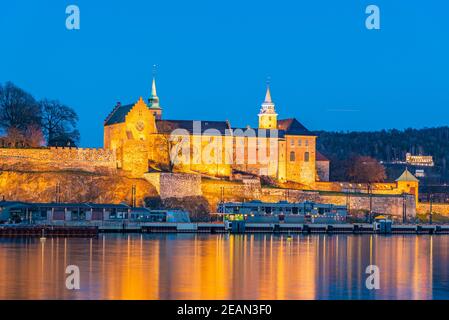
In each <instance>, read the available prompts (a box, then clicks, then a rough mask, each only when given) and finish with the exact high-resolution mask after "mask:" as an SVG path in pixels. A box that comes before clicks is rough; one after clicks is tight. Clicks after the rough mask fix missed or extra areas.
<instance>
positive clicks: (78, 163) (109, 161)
mask: <svg viewBox="0 0 449 320" xmlns="http://www.w3.org/2000/svg"><path fill="white" fill-rule="evenodd" d="M0 170H3V171H30V172H46V171H50V172H53V171H85V172H92V173H103V174H113V173H116V172H117V161H116V156H115V153H114V152H112V151H110V150H106V149H82V148H53V147H52V148H35V149H25V148H24V149H15V148H0Z"/></svg>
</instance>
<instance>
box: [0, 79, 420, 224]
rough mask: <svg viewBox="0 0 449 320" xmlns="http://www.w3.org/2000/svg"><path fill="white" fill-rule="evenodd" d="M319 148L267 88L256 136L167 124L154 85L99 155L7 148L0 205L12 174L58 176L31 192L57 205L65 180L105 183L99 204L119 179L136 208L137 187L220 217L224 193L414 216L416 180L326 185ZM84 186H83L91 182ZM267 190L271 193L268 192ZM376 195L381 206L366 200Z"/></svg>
mask: <svg viewBox="0 0 449 320" xmlns="http://www.w3.org/2000/svg"><path fill="white" fill-rule="evenodd" d="M316 139H317V137H316V135H315V134H313V133H312V132H311V131H309V130H308V129H307V128H306V127H305V126H304V125H302V124H301V123H300V122H299V121H298V120H297V119H295V118H288V119H279V118H278V113H277V112H276V107H275V103H274V102H273V99H272V96H271V92H270V87H269V86H267V89H266V94H265V99H264V101H263V103H262V105H261V107H260V111H259V113H258V126H257V128H251V127H246V128H235V127H232V126H231V123H230V122H229V121H228V120H223V121H209V120H167V119H164V118H163V108H162V107H161V105H160V101H159V97H158V95H157V91H156V81H155V79H153V83H152V89H151V94H150V97H149V98H148V100H147V101H146V102H145V101H144V99H143V98H140V99H139V100H138V101H137V102H136V103H133V104H124V105H122V104H121V103H118V104H117V105H116V106H115V107H114V108H113V110H112V111H111V113H110V114H109V115H108V116H107V118H106V119H105V121H104V147H103V148H101V149H81V148H37V149H14V148H0V196H2V195H3V196H4V195H5V194H7V195H8V197H14V194H15V193H16V191H15V190H12V189H11V188H12V187H10V185H13V184H12V183H11V181H9V180H8V179H11V178H6V177H11V175H5V174H4V175H3V177H2V172H19V173H38V174H42V173H45V174H48V173H49V172H50V173H54V174H53V176H52V179H50V180H49V179H48V178H47V177H44V178H40V179H43V180H42V181H41V180H39V179H37V180H38V182H36V183H40V185H33V187H35V189H36V190H39V188H40V187H39V186H41V187H42V186H43V185H46V186H47V187H48V188H47V191H46V195H47V196H46V197H47V198H46V200H45V201H52V198H49V196H48V194H49V193H51V192H50V191H49V190H51V189H52V188H54V187H55V186H52V185H50V184H53V183H55V181H60V180H61V178H60V176H58V175H60V174H61V173H64V172H70V174H71V177H75V179H76V177H77V176H76V175H77V174H78V173H83V174H84V175H85V174H86V173H87V174H90V175H93V176H98V177H101V176H102V177H105V179H106V180H104V179H103V180H102V183H103V184H102V186H101V187H100V189H99V190H96V189H98V188H97V187H96V186H90V188H91V189H92V190H96V191H97V193H98V197H97V198H95V199H92V200H90V201H97V202H101V201H102V200H103V199H104V196H103V197H102V195H101V194H102V193H106V192H107V190H101V189H102V188H105V185H106V184H107V181H112V180H110V179H115V178H114V177H117V179H119V180H117V181H122V182H117V183H122V185H121V187H120V186H119V188H121V191H120V192H115V193H114V192H113V191H111V190H113V189H112V188H115V187H116V186H111V190H109V191H110V192H109V193H110V196H109V199H112V200H110V201H114V199H120V201H128V202H129V201H130V200H129V197H130V195H129V194H128V191H124V190H127V189H128V188H129V186H130V185H135V184H138V185H140V188H144V189H143V190H139V192H138V193H139V197H141V198H139V199H138V202H139V203H142V202H143V199H144V198H145V197H148V196H154V192H156V193H157V194H158V196H160V197H161V198H162V199H164V198H184V197H191V196H195V197H197V196H201V197H203V196H204V197H205V198H206V199H207V201H208V203H209V205H210V210H211V211H213V210H215V209H214V207H215V205H216V204H217V202H218V201H219V198H220V197H222V196H223V194H225V195H226V198H227V199H229V200H230V201H231V200H232V201H238V200H251V199H260V200H263V201H268V202H269V201H279V200H285V199H288V200H289V201H304V200H308V199H309V200H313V201H315V202H320V201H321V202H331V203H335V204H344V203H347V204H348V205H352V208H353V209H361V210H367V209H368V208H367V206H368V205H370V206H371V205H372V204H373V203H374V207H373V208H372V209H373V210H377V212H385V213H388V212H395V214H397V215H398V214H399V212H401V211H402V205H403V203H407V204H408V206H409V210H408V214H410V215H412V216H414V215H415V209H416V207H417V206H418V202H417V199H418V184H419V181H418V180H417V179H416V178H415V177H414V176H413V175H412V174H411V173H410V172H408V171H407V170H406V171H405V172H404V174H403V175H402V176H401V177H399V178H398V179H397V180H396V181H395V182H392V183H376V184H370V185H365V184H351V183H347V182H329V181H328V180H329V160H328V159H326V158H325V157H324V156H323V155H322V154H320V153H319V152H318V151H317V150H316ZM120 177H121V178H120ZM2 179H3V180H5V181H3V180H2ZM21 179H27V178H26V177H22V178H21ZM83 179H84V180H80V181H79V182H78V185H82V184H83V183H85V181H89V180H86V179H87V178H83ZM92 179H93V178H92ZM92 179H91V180H92ZM108 179H109V180H108ZM120 179H122V180H120ZM123 179H125V180H126V179H127V180H126V181H125V182H123V181H124V180H123ZM29 180H33V179H29ZM34 180H36V179H34ZM34 180H33V181H34ZM262 180H263V181H264V183H261V181H262ZM22 181H23V180H22ZM25 181H26V180H25ZM39 181H40V182H39ZM92 181H93V180H92ZM114 181H115V180H114ZM267 181H268V183H269V184H270V185H271V186H270V187H266V186H264V184H266V183H267ZM20 183H22V184H23V182H18V181H16V185H20ZM33 183H34V182H33ZM58 184H59V183H58ZM147 186H148V187H147ZM67 188H69V189H70V186H68V187H67ZM146 189H148V190H149V189H151V190H152V191H151V192H149V191H147V190H146ZM80 190H81V189H80ZM22 191H24V190H22ZM70 192H72V191H70ZM285 192H287V193H288V194H289V196H286V193H285ZM74 193H76V192H74ZM21 194H22V195H23V194H24V192H22V193H21ZM111 194H114V195H111ZM348 194H353V195H354V196H353V197H352V199H348ZM293 195H294V196H293ZM87 196H88V195H86V197H87ZM372 196H378V197H379V198H378V199H377V198H376V199H375V201H371V200H368V199H369V197H372ZM403 197H406V198H404V199H406V202H404V201H405V200H403ZM81 199H84V198H81ZM14 200H22V201H27V200H28V201H29V199H14ZM68 200H70V199H68ZM376 205H377V207H376ZM411 207H412V208H411ZM423 210H425V209H423Z"/></svg>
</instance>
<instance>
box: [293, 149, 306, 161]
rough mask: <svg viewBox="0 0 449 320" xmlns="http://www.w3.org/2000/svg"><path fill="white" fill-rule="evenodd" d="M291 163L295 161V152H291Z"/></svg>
mask: <svg viewBox="0 0 449 320" xmlns="http://www.w3.org/2000/svg"><path fill="white" fill-rule="evenodd" d="M306 153H307V152H306ZM290 161H295V152H294V151H292V152H290Z"/></svg>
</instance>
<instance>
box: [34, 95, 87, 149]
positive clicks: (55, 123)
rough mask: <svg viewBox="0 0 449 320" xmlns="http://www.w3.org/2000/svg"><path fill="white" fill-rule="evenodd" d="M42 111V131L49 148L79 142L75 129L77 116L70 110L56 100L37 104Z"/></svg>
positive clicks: (45, 100) (77, 132)
mask: <svg viewBox="0 0 449 320" xmlns="http://www.w3.org/2000/svg"><path fill="white" fill-rule="evenodd" d="M39 105H40V106H41V109H42V130H43V132H44V134H45V137H46V139H47V144H48V145H49V146H67V145H75V144H76V143H77V142H78V141H79V131H78V130H77V129H76V125H77V122H78V115H77V114H76V112H75V110H73V109H72V108H70V107H68V106H66V105H64V104H62V103H60V102H59V101H56V100H47V99H44V100H42V101H40V102H39Z"/></svg>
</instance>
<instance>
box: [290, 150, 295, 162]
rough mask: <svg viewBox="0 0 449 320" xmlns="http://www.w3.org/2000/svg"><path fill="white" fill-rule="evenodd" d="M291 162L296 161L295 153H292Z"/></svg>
mask: <svg viewBox="0 0 449 320" xmlns="http://www.w3.org/2000/svg"><path fill="white" fill-rule="evenodd" d="M290 161H295V151H292V152H290Z"/></svg>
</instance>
